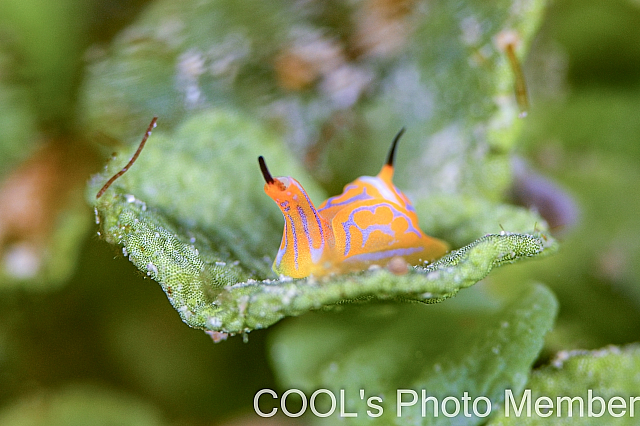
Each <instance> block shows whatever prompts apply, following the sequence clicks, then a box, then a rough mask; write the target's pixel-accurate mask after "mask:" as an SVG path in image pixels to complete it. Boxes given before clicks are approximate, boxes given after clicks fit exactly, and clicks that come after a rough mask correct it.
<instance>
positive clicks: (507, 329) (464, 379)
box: [263, 285, 557, 425]
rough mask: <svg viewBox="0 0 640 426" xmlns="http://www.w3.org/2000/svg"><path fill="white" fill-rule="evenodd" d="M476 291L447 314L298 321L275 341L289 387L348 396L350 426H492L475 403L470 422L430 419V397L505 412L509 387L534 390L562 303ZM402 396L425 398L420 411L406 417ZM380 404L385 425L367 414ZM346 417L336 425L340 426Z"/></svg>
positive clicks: (382, 310)
mask: <svg viewBox="0 0 640 426" xmlns="http://www.w3.org/2000/svg"><path fill="white" fill-rule="evenodd" d="M472 293H473V294H470V293H467V294H465V295H464V296H462V295H461V296H460V297H458V298H456V299H455V300H452V301H450V302H448V303H443V304H440V305H437V306H424V305H418V304H414V305H409V306H401V305H391V304H372V305H368V306H359V307H348V308H345V309H344V310H343V311H341V312H337V313H333V314H332V315H327V314H309V315H306V316H304V317H301V318H299V319H296V320H294V321H291V322H289V323H287V324H285V325H283V326H281V327H280V328H279V329H278V330H277V331H276V332H275V333H274V335H273V336H272V339H271V342H272V345H271V353H272V359H273V363H274V364H275V367H276V368H275V371H277V372H278V379H279V382H280V385H281V387H282V388H283V389H291V388H296V389H301V390H303V391H304V392H306V393H307V395H311V393H312V392H313V391H314V390H316V389H328V390H330V391H332V392H333V393H334V394H335V395H336V396H339V395H340V392H341V390H342V392H343V394H344V398H341V399H342V400H343V401H344V404H343V405H342V407H343V408H342V409H343V411H344V412H350V413H357V414H358V415H357V417H349V418H342V419H340V420H342V421H344V422H345V423H346V424H371V423H372V422H373V423H374V424H393V425H433V424H443V425H446V424H460V425H477V424H481V423H482V422H484V421H485V420H486V419H485V418H483V417H482V416H476V415H473V410H472V405H471V404H469V405H468V410H466V411H467V413H471V415H470V416H466V415H465V413H464V410H463V409H461V410H460V412H459V413H458V415H457V417H456V418H455V419H453V418H452V417H449V416H445V415H443V412H442V411H439V413H438V416H435V412H434V409H433V403H432V402H429V403H428V404H427V405H426V410H425V413H424V415H423V414H422V402H421V401H422V398H423V397H422V392H423V391H424V392H425V396H432V397H435V398H437V400H438V401H442V400H443V399H444V398H446V397H452V398H456V399H458V401H460V402H461V403H462V398H463V397H464V396H465V393H467V395H468V396H469V397H470V398H471V401H473V400H474V399H475V398H477V397H484V398H486V399H487V400H488V401H490V405H491V407H489V408H490V409H489V410H486V407H487V406H486V403H485V402H480V403H479V405H478V406H477V409H478V410H477V411H478V412H480V413H483V414H484V412H485V411H487V415H488V414H489V412H490V411H491V408H493V409H494V410H497V409H499V407H500V403H501V402H502V400H503V398H504V391H505V389H512V390H514V392H519V391H521V390H522V388H523V387H524V386H525V383H526V381H527V377H528V373H529V369H530V368H531V364H532V363H533V361H534V360H535V358H536V357H537V355H538V353H539V351H540V350H541V348H542V346H543V343H544V336H545V334H546V333H547V332H548V331H549V330H550V329H551V327H552V325H553V321H554V318H555V315H556V311H557V302H556V299H555V297H554V296H553V294H552V293H551V292H550V291H549V290H548V289H547V288H546V287H544V286H542V285H527V286H524V288H523V289H522V291H521V292H520V293H519V294H518V297H517V298H516V299H514V300H511V301H508V302H497V301H496V300H495V298H491V297H490V296H489V295H487V294H484V293H483V292H482V291H480V290H479V289H474V290H473V291H472ZM468 296H470V297H468ZM346 325H348V326H346ZM319 340H321V341H322V344H321V345H318V341H319ZM399 389H400V390H402V389H404V390H406V391H405V392H404V393H403V395H401V398H402V401H403V402H405V403H407V402H408V401H411V400H412V392H415V393H416V394H417V396H418V399H417V401H416V403H415V404H414V405H412V406H408V405H407V406H404V407H400V409H398V405H397V397H398V390H399ZM361 390H362V391H361ZM363 394H364V398H363ZM373 396H377V397H379V398H380V400H379V401H378V405H380V406H381V407H382V410H383V413H382V416H381V417H375V418H374V417H373V416H371V415H370V414H367V412H366V411H367V410H370V412H372V413H374V414H375V413H377V410H371V409H370V407H369V406H367V403H366V401H367V399H368V398H370V397H373ZM265 400H266V403H268V404H271V403H272V401H270V400H269V398H265ZM263 403H265V402H263ZM451 407H453V405H449V409H450V413H451V412H453V409H452V408H451ZM461 408H462V404H461ZM438 409H439V410H440V404H438ZM264 411H266V412H268V411H269V410H264ZM318 411H320V412H327V411H328V407H325V406H320V407H319V409H318ZM339 412H340V411H339V410H336V412H335V415H334V416H332V417H330V418H329V419H328V424H333V423H335V421H336V420H337V418H338V415H339ZM343 417H344V416H343ZM485 417H486V416H485Z"/></svg>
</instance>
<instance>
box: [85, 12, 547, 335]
mask: <svg viewBox="0 0 640 426" xmlns="http://www.w3.org/2000/svg"><path fill="white" fill-rule="evenodd" d="M517 4H518V7H515V4H514V3H512V2H511V1H507V0H503V1H501V2H499V4H494V5H491V6H488V5H483V4H479V3H474V2H468V4H467V3H465V2H463V3H455V4H454V3H452V2H446V1H439V2H433V3H429V4H428V8H427V9H425V8H424V6H425V4H424V3H422V2H418V3H416V4H414V5H412V7H411V8H408V9H407V10H405V11H404V12H403V13H402V14H400V15H401V17H402V18H399V19H400V20H399V22H398V24H399V25H402V26H403V30H402V31H401V32H400V34H405V36H404V38H402V37H401V41H402V42H400V43H398V45H397V47H396V51H395V53H392V54H387V55H386V56H384V58H382V57H378V56H376V55H375V54H373V53H370V54H369V53H362V54H361V57H360V58H359V59H358V60H353V59H352V58H351V57H350V56H349V55H348V54H347V51H349V49H353V52H356V51H357V47H356V46H355V45H356V44H357V43H356V42H355V41H354V40H355V39H356V38H357V37H356V36H355V35H354V38H353V39H351V38H349V37H348V36H347V35H346V34H350V33H351V32H353V33H354V34H356V33H357V34H361V33H360V32H359V31H361V30H362V29H361V28H360V27H358V25H360V24H358V23H357V22H359V20H360V19H364V18H362V16H363V15H361V14H362V13H370V12H371V11H368V9H367V7H366V5H365V4H364V3H357V2H356V3H354V4H349V5H348V6H345V7H343V8H339V10H336V11H334V12H335V13H329V12H331V11H329V10H324V9H321V10H314V11H311V12H310V13H302V12H301V11H300V10H299V9H298V8H296V5H295V4H294V3H290V2H278V3H269V4H268V5H267V4H266V3H264V2H259V1H258V2H256V1H254V0H241V1H239V2H236V3H234V4H233V6H232V5H231V4H228V3H225V2H220V1H213V0H212V1H205V2H197V1H185V2H179V3H176V2H169V1H158V2H156V3H153V4H152V5H151V6H150V8H149V9H148V10H147V11H146V12H145V13H143V14H142V16H141V17H140V18H139V19H138V21H137V22H136V23H135V24H134V25H132V26H131V27H130V28H128V29H127V30H126V31H124V32H123V33H122V34H121V35H120V36H119V37H118V38H117V39H116V40H115V41H114V43H113V45H112V46H111V49H110V51H109V52H108V54H106V55H105V56H103V57H99V58H98V59H97V60H96V61H95V62H94V63H93V64H92V66H91V68H90V70H89V72H88V75H89V77H88V79H87V81H86V82H85V84H84V86H83V87H84V90H83V99H82V102H83V105H84V106H85V108H84V110H83V111H84V114H83V118H84V119H85V122H86V123H87V125H88V126H89V127H91V128H94V129H96V130H99V131H101V132H103V133H106V134H108V135H110V136H113V137H115V138H117V139H122V140H127V141H130V143H131V144H132V145H133V144H134V143H135V141H136V140H137V139H139V138H140V137H141V136H142V133H143V130H144V129H145V128H146V122H148V120H149V119H150V118H151V116H152V115H158V116H159V121H158V123H159V127H158V129H156V131H155V132H154V134H153V135H152V137H151V139H150V140H149V142H148V143H147V147H146V148H145V150H144V151H143V152H142V155H141V156H140V157H139V159H138V162H137V163H136V164H134V166H133V167H132V168H131V170H129V171H128V172H127V173H126V174H125V175H124V176H123V177H122V178H121V179H120V180H118V181H117V182H116V183H115V184H114V186H113V187H112V188H111V189H109V190H108V191H107V192H106V193H105V194H104V196H103V197H102V198H100V199H99V200H97V201H95V206H96V210H97V218H98V220H99V222H100V226H101V229H102V230H101V232H102V234H103V235H104V237H105V238H106V239H107V240H108V241H109V242H112V243H114V244H119V245H122V246H123V251H124V254H125V255H126V256H128V257H129V258H130V260H131V261H132V262H134V263H135V264H136V265H137V266H138V268H139V269H140V270H142V271H143V272H145V273H147V274H148V275H149V276H151V277H152V278H154V279H155V280H157V281H158V282H159V283H160V284H161V286H162V288H163V289H164V291H165V292H166V293H167V295H168V297H169V299H170V300H171V302H172V303H173V305H174V307H175V308H176V309H177V310H178V312H179V313H180V315H181V316H182V319H183V320H184V321H185V322H186V323H187V324H189V325H191V326H193V327H200V328H204V329H207V330H211V331H220V332H229V333H238V332H245V331H250V330H252V329H255V328H262V327H267V326H269V325H271V324H273V323H274V322H276V321H278V320H279V319H281V318H283V317H285V316H291V315H299V314H301V313H304V312H306V311H308V310H311V309H320V308H323V307H327V306H334V305H336V304H340V303H343V302H346V301H356V300H370V299H399V300H406V299H411V300H421V301H425V302H430V303H433V302H436V301H441V300H444V299H445V298H448V297H450V296H452V295H454V294H456V292H458V290H460V289H461V288H464V287H468V286H470V285H472V284H474V283H475V282H477V281H479V280H480V279H482V278H483V277H484V276H486V275H487V274H488V273H489V271H490V270H491V269H492V268H493V267H495V266H498V265H500V264H502V263H505V262H507V261H509V262H510V261H514V260H517V259H521V258H526V257H532V256H537V255H539V254H541V253H549V252H552V251H553V249H555V243H554V242H553V240H552V239H551V238H549V239H547V240H545V237H543V235H542V234H540V233H539V232H538V230H539V231H542V232H544V231H545V224H544V221H543V220H542V219H540V218H539V216H538V215H536V214H535V213H531V212H528V211H527V210H525V209H522V208H518V207H514V206H507V205H505V204H502V203H501V201H500V200H501V197H502V194H503V190H504V189H505V187H506V186H507V185H508V183H509V181H510V173H509V166H508V164H509V150H510V149H511V148H512V147H513V146H514V144H515V135H516V133H517V127H518V125H517V124H516V122H515V117H516V115H517V108H516V106H515V102H514V101H513V93H512V83H513V73H512V72H511V71H510V68H509V65H508V60H507V58H506V56H505V54H504V52H503V51H502V50H501V48H500V46H499V44H498V43H496V41H495V38H496V37H498V35H499V34H501V33H503V32H504V31H512V30H513V31H516V32H517V33H518V34H519V37H520V39H521V42H522V44H521V45H520V46H519V47H518V48H517V53H518V55H522V54H523V53H524V50H525V49H526V47H527V45H528V42H529V40H530V39H531V37H532V36H533V30H534V29H535V28H536V26H537V24H538V22H539V19H540V16H541V10H542V5H543V4H544V2H543V1H541V0H532V1H525V2H518V3H517ZM465 5H466V7H463V6H465ZM236 8H237V9H236ZM240 10H247V11H249V10H250V13H240V12H239V11H240ZM425 11H426V12H428V13H425ZM338 15H339V16H340V19H337V18H336V19H333V18H335V17H336V16H338ZM329 17H333V18H332V19H329ZM327 19H329V20H327ZM329 22H331V25H329V24H328V23H329ZM340 25H342V26H344V28H338V27H339V26H340ZM350 25H354V26H355V27H357V28H350ZM405 30H406V31H407V32H406V33H404V31H405ZM469 31H471V33H469V34H466V36H465V32H469ZM461 32H462V34H461ZM470 34H471V35H473V34H475V36H474V37H472V36H471V35H470ZM409 35H411V36H409ZM361 36H364V35H362V34H361ZM341 37H345V38H344V39H342V38H341ZM340 40H343V41H340ZM312 42H313V43H312ZM327 43H328V44H327ZM332 43H333V44H332ZM350 43H355V44H354V45H353V46H348V45H349V44H350ZM292 46H293V47H295V49H297V48H300V49H302V48H317V49H320V50H319V52H320V53H322V54H327V52H334V53H335V52H336V49H337V52H338V53H337V55H338V59H339V61H338V64H337V65H336V64H335V63H334V62H331V61H320V65H321V66H320V71H319V72H320V74H319V75H320V77H318V78H317V82H316V83H317V84H315V85H311V87H310V88H309V89H308V90H299V91H298V92H296V91H293V92H291V91H285V90H283V87H282V86H283V84H284V83H283V78H284V77H283V74H282V72H284V71H282V69H281V68H279V65H278V64H279V63H281V62H278V61H280V60H281V59H282V55H285V54H291V52H296V50H295V49H294V48H293V47H292ZM327 46H329V47H327ZM434 46H437V47H438V49H437V50H433V47H434ZM291 49H293V50H291ZM326 49H328V50H326ZM340 49H343V50H344V51H341V50H340ZM311 52H316V51H315V50H311ZM438 52H440V53H442V54H440V53H438ZM446 52H450V53H451V54H446ZM316 53H318V52H316ZM436 53H438V54H436ZM478 55H480V56H478ZM312 56H313V55H312ZM473 58H475V59H478V60H480V62H477V63H473V62H472V63H470V62H469V60H470V59H473ZM334 59H335V58H334ZM315 60H317V58H316V59H315ZM340 61H343V62H344V63H342V62H340ZM332 66H335V67H336V69H335V70H334V69H333V68H332ZM289 71H290V70H289ZM334 72H335V73H336V74H333V73H334ZM414 72H415V73H417V75H418V80H419V81H420V82H421V84H427V85H428V86H429V87H428V89H429V91H430V92H429V93H427V94H428V98H429V99H431V100H432V101H437V102H435V103H434V108H435V109H429V110H425V111H423V112H425V114H423V113H422V112H420V113H418V115H415V114H407V119H408V121H407V124H409V125H410V126H409V130H408V132H407V135H406V137H405V140H403V142H402V151H401V152H402V155H400V156H399V158H398V159H397V164H398V171H399V173H398V184H399V187H400V188H401V189H404V188H405V187H404V186H403V182H404V183H407V185H406V187H408V188H409V189H410V192H411V194H412V195H413V196H414V200H415V204H416V210H417V214H418V216H419V217H420V219H421V221H423V222H424V223H425V224H426V226H425V225H422V227H423V229H425V231H426V233H427V234H430V235H435V236H438V237H442V238H445V239H447V240H448V241H450V242H451V243H452V246H453V247H454V248H459V247H463V248H462V249H460V250H458V251H454V252H453V253H452V254H451V255H449V256H447V257H445V258H444V259H443V260H441V261H439V262H437V263H435V264H433V265H430V266H428V267H427V268H422V267H417V268H415V269H412V270H411V271H410V272H409V273H407V274H406V275H393V274H392V273H391V272H388V271H386V270H376V271H366V272H362V273H357V274H350V275H345V276H333V277H330V278H328V279H323V280H322V281H319V280H315V279H305V280H295V281H294V280H288V279H283V278H278V277H276V276H275V275H274V274H273V273H272V272H271V271H270V264H271V263H272V262H273V258H274V256H275V254H276V251H277V248H278V246H279V243H280V238H281V235H282V234H281V232H282V226H283V223H282V216H281V214H280V212H279V211H278V209H277V206H275V205H274V204H273V202H272V201H271V200H270V199H269V198H268V197H267V196H266V195H265V194H264V192H263V190H262V187H263V185H264V180H263V178H262V176H261V175H260V171H259V168H258V166H257V161H256V158H257V156H258V155H263V156H264V157H265V158H266V160H267V163H268V165H269V168H270V170H271V172H272V173H273V174H274V175H281V176H292V177H294V178H296V179H297V180H299V181H300V182H301V183H302V185H303V186H304V187H305V189H306V190H307V191H308V192H309V195H310V197H311V199H312V200H313V201H314V202H315V203H316V204H319V203H320V202H321V201H322V200H323V199H324V198H326V195H327V194H324V193H323V192H322V191H321V190H319V189H318V187H317V184H315V185H314V182H319V181H322V182H323V183H324V184H325V186H326V187H338V188H339V187H342V186H343V185H344V184H346V183H347V181H346V180H344V179H343V178H344V177H345V176H344V175H343V173H342V172H343V171H345V172H348V173H350V174H353V173H358V174H360V173H367V174H375V173H377V171H378V170H379V167H380V164H382V162H383V158H384V153H383V154H382V155H377V154H375V157H376V160H375V161H374V160H373V159H371V158H369V157H370V156H372V155H374V153H375V151H380V150H382V151H386V149H387V148H388V144H389V142H390V139H391V138H392V136H393V134H394V133H395V130H396V129H394V130H393V131H391V132H386V131H383V127H384V126H387V125H388V126H391V127H393V126H395V125H396V124H394V123H393V121H394V117H396V118H398V117H404V112H406V108H405V109H403V106H402V102H403V99H404V100H405V101H410V102H413V104H412V106H409V109H410V110H411V111H413V112H416V111H417V109H416V108H419V107H420V105H422V104H420V102H419V96H420V95H421V92H419V91H415V90H413V89H412V88H411V87H410V88H409V92H407V90H405V91H404V92H402V90H400V89H401V87H396V86H394V84H395V83H398V84H400V83H401V82H402V81H401V80H402V79H401V78H400V77H402V76H410V75H413V74H412V73H414ZM323 73H324V74H323ZM285 75H289V74H286V72H285ZM447 76H448V77H450V78H448V77H447ZM461 76H463V77H464V78H460V77H461ZM394 82H395V83H394ZM409 82H410V81H409ZM345 84H346V86H344V85H345ZM403 87H404V86H403ZM343 89H344V90H343ZM405 89H406V87H405ZM451 90H453V91H454V92H455V96H449V95H448V93H454V92H450V91H451ZM402 93H404V94H405V95H407V94H409V95H415V96H409V97H406V96H405V97H402V96H400V97H397V96H396V97H393V96H392V94H398V95H402ZM465 98H466V99H470V100H472V102H471V103H470V104H469V103H467V102H466V101H465ZM505 99H507V100H506V101H505ZM347 101H348V102H347ZM416 102H417V103H416ZM405 106H406V105H405ZM469 106H471V109H468V107H469ZM454 110H455V111H456V112H455V114H452V111H454ZM346 111H349V113H348V114H347V113H346ZM394 111H395V112H394ZM143 112H144V114H147V115H146V116H145V117H144V120H143V116H144V114H143ZM344 114H347V115H352V116H354V117H361V118H362V119H364V120H365V121H366V123H367V124H366V125H364V124H363V123H361V122H360V118H359V119H357V120H355V121H353V122H352V123H353V126H352V130H354V131H353V132H349V134H350V138H349V141H348V142H349V143H348V144H346V146H345V144H341V143H340V141H336V140H331V139H332V138H331V137H329V140H324V141H323V140H318V138H319V137H320V136H319V135H323V134H327V135H331V134H334V133H333V132H332V131H331V129H333V128H334V126H335V125H336V124H340V123H343V124H344V123H349V120H346V121H342V120H341V118H340V117H343V118H344V117H345V115H344ZM386 123H388V124H386ZM300 129H303V130H300ZM356 129H358V130H360V129H362V130H363V131H355V130H356ZM446 129H455V130H456V131H455V132H453V133H451V132H449V133H446ZM416 131H418V132H420V133H421V134H420V137H416V133H415V132H416ZM443 131H445V133H446V134H448V135H450V136H451V137H447V138H442V137H438V135H442V132H443ZM412 132H413V136H411V135H412ZM335 134H338V135H339V134H342V135H343V136H344V134H345V132H336V133H335ZM410 136H411V137H410ZM457 136H460V137H459V138H458V137H457ZM383 138H384V142H382V139H383ZM292 139H293V140H295V143H289V144H288V145H286V146H285V144H284V143H283V140H289V141H291V140H292ZM452 141H454V142H455V144H453V145H452V144H451V142H452ZM316 142H317V143H318V145H313V144H314V143H316ZM336 142H338V143H336ZM343 142H344V141H343ZM405 142H406V143H405ZM353 147H355V148H356V152H352V151H351V149H352V148H353ZM452 149H453V151H452ZM443 150H444V151H443ZM132 152H133V149H132V148H130V149H129V150H128V151H127V153H126V154H125V155H119V156H118V157H117V159H116V160H113V161H112V162H111V163H110V165H109V167H108V170H107V171H105V173H103V174H102V175H100V176H98V177H96V178H95V179H94V181H93V182H92V184H91V185H90V195H89V197H91V198H92V199H93V197H94V195H93V194H95V192H97V191H98V189H99V188H100V186H101V185H102V184H103V183H104V182H105V181H107V179H108V178H109V177H110V176H111V175H113V174H114V173H115V172H117V171H118V170H119V168H120V167H122V166H123V165H124V164H126V162H127V160H128V158H129V156H130V155H131V153H132ZM442 152H444V154H445V155H444V157H443V156H442V155H440V154H441V153H442ZM302 153H306V154H307V156H306V159H307V160H309V159H310V158H312V157H313V155H312V154H314V153H316V154H318V156H317V157H316V159H320V160H318V161H317V163H318V164H321V163H322V162H323V160H322V158H325V159H326V158H328V157H327V153H328V156H329V157H330V156H332V155H338V156H339V157H341V158H340V160H339V161H336V162H335V163H334V162H330V164H332V166H331V167H328V168H326V167H325V168H324V170H323V169H322V167H320V169H318V168H316V169H315V173H314V176H313V177H311V176H310V175H309V174H307V173H305V172H304V170H303V169H302V168H301V167H299V166H297V162H296V158H300V156H301V155H302ZM429 153H436V154H438V155H436V156H431V155H430V154H429ZM447 153H449V154H451V155H448V154H447ZM409 155H413V156H414V157H415V160H419V159H420V158H425V156H426V157H428V158H429V159H430V162H429V164H431V165H433V164H434V161H436V160H437V159H438V158H440V159H443V161H442V162H441V164H439V165H438V168H437V169H436V168H433V167H431V166H429V165H427V166H428V167H426V166H425V164H423V163H421V162H420V161H407V156H409ZM403 156H404V159H403ZM436 162H437V161H436ZM372 163H375V166H372ZM318 164H315V165H316V166H318ZM400 165H402V167H400ZM365 169H366V171H365ZM441 172H442V173H441ZM403 173H404V178H403V177H402V174H403ZM409 174H410V175H411V179H407V178H406V176H407V175H409ZM353 177H355V176H353ZM434 185H435V186H434ZM92 201H93V200H92ZM453 213H455V214H453ZM501 225H502V227H503V228H504V229H505V230H507V231H509V232H511V233H509V232H504V234H503V235H500V229H499V228H500V226H501ZM489 233H493V234H494V235H490V236H487V237H482V236H483V235H486V234H489ZM474 241H475V242H474ZM269 278H272V279H269Z"/></svg>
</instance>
